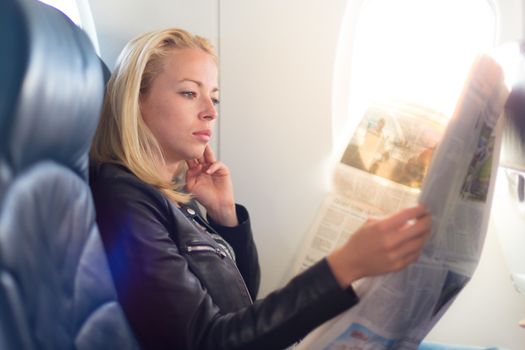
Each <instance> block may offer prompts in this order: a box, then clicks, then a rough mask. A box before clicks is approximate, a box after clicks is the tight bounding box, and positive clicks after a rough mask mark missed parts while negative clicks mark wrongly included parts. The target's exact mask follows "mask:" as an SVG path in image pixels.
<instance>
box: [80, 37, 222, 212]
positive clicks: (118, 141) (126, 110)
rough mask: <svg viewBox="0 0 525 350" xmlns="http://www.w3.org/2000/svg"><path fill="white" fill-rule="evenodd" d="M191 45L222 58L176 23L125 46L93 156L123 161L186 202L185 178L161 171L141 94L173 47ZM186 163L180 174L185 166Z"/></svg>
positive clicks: (159, 152)
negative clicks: (167, 175) (168, 177)
mask: <svg viewBox="0 0 525 350" xmlns="http://www.w3.org/2000/svg"><path fill="white" fill-rule="evenodd" d="M187 48H198V49H201V50H203V51H205V52H206V53H208V54H210V55H211V56H212V57H213V58H214V60H215V61H217V56H216V53H215V51H214V48H213V46H212V45H211V43H210V42H209V41H208V40H206V39H204V38H202V37H200V36H197V35H192V34H190V33H188V32H187V31H185V30H182V29H177V28H169V29H165V30H160V31H153V32H149V33H146V34H144V35H141V36H139V37H137V38H135V39H133V40H131V41H130V42H129V43H128V44H127V45H126V47H125V48H124V49H123V50H122V52H121V53H120V56H119V58H118V60H117V65H116V67H115V70H114V72H113V73H112V75H111V78H110V79H109V82H108V85H107V91H106V96H105V98H104V105H103V107H102V113H101V117H100V122H99V124H98V127H97V130H96V132H95V136H94V139H93V143H92V146H91V151H90V156H91V158H92V159H93V160H95V161H100V162H110V163H117V164H122V165H124V166H126V167H127V168H128V169H129V170H130V171H131V172H132V173H133V174H135V175H136V176H137V177H138V178H139V179H141V180H142V181H144V182H146V183H148V184H151V185H153V186H155V187H157V188H158V189H159V190H160V191H161V192H163V193H164V194H165V195H166V196H167V197H168V198H169V199H171V200H173V201H175V202H182V203H186V202H188V201H189V200H190V198H191V196H190V195H189V194H187V193H183V192H182V191H181V190H182V189H183V187H184V182H183V181H181V180H180V176H174V180H172V181H166V180H164V179H162V178H161V176H160V175H159V169H160V167H162V166H164V165H165V159H164V156H163V154H162V149H161V147H160V145H159V143H158V141H157V140H156V139H155V137H154V136H153V134H152V133H151V131H150V130H149V128H148V127H147V126H146V123H144V121H143V119H142V115H141V112H140V96H141V94H145V93H147V92H148V89H149V88H150V86H151V83H152V81H153V80H154V79H155V78H156V77H157V76H158V74H160V73H161V72H162V70H163V63H164V57H166V56H167V55H168V54H169V53H170V52H171V51H172V50H175V49H187ZM181 164H182V166H180V167H179V169H178V171H177V174H176V175H181V174H182V173H183V171H184V170H185V169H186V167H185V165H184V164H183V163H181ZM177 179H179V180H177Z"/></svg>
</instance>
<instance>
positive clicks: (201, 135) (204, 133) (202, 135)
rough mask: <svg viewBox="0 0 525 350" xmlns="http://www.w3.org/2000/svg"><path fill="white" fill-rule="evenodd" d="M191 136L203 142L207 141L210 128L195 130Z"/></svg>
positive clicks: (209, 137) (209, 135)
mask: <svg viewBox="0 0 525 350" xmlns="http://www.w3.org/2000/svg"><path fill="white" fill-rule="evenodd" d="M193 136H195V137H196V138H197V139H199V140H201V141H203V142H208V141H209V140H210V139H211V130H208V129H205V130H199V131H195V132H194V133H193Z"/></svg>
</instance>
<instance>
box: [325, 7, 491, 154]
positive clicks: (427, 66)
mask: <svg viewBox="0 0 525 350" xmlns="http://www.w3.org/2000/svg"><path fill="white" fill-rule="evenodd" d="M347 17H348V16H347ZM354 18H357V21H356V22H357V23H356V24H355V26H353V27H351V26H349V25H348V24H345V23H343V26H342V28H343V29H342V30H347V29H348V28H354V32H353V33H350V36H351V37H352V40H348V38H349V36H348V35H342V36H341V39H344V40H346V42H340V43H339V45H340V47H339V53H338V54H340V53H341V52H344V51H345V50H346V53H347V54H348V50H350V52H351V54H350V55H347V57H349V58H350V60H349V62H348V61H347V62H342V61H341V60H339V61H338V64H340V65H341V64H350V65H351V67H350V69H346V72H348V73H349V76H337V75H336V76H335V79H334V90H337V89H338V88H339V86H340V85H341V80H348V79H350V82H349V83H348V81H347V82H345V84H346V86H348V87H349V88H348V90H347V96H344V95H341V96H340V99H342V101H337V100H334V104H338V103H339V104H341V103H346V104H347V106H346V107H345V108H344V109H343V110H344V111H346V112H347V113H346V116H337V115H334V123H335V124H334V130H341V128H342V127H343V125H342V124H343V123H342V122H341V121H342V120H344V123H345V124H347V125H346V129H347V130H350V129H353V128H354V127H355V125H356V124H357V123H358V122H359V120H360V118H361V117H362V115H363V112H364V111H365V109H366V108H367V107H368V106H369V105H370V103H371V101H386V100H401V101H409V102H411V103H416V104H418V105H421V106H424V107H425V108H429V109H432V110H435V111H437V112H439V113H443V115H446V116H450V115H451V114H452V112H453V109H454V106H455V103H456V100H457V98H458V96H459V93H460V91H461V89H462V86H463V84H464V81H465V78H466V74H467V73H468V70H469V68H470V65H471V64H472V62H473V59H474V57H475V55H476V54H478V53H483V52H488V51H490V50H491V49H492V48H493V47H494V45H495V40H496V34H497V32H496V28H497V18H496V12H495V7H494V6H493V4H492V3H491V2H489V1H480V0H462V1H457V0H397V1H391V0H368V1H363V5H362V6H361V11H360V12H359V15H358V17H354ZM341 71H345V70H344V69H339V70H338V69H337V67H336V72H341ZM336 96H337V95H336ZM334 107H336V106H334ZM334 110H341V109H340V108H339V109H338V108H334ZM349 125H350V126H349ZM334 136H336V137H337V136H339V138H342V140H340V143H342V144H343V143H346V142H347V141H348V136H349V135H348V132H347V133H345V134H344V135H341V133H340V134H339V135H337V134H336V132H334Z"/></svg>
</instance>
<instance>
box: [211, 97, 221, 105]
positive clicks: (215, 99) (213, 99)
mask: <svg viewBox="0 0 525 350" xmlns="http://www.w3.org/2000/svg"><path fill="white" fill-rule="evenodd" d="M211 101H212V102H213V105H214V106H218V105H219V103H221V101H219V99H218V98H212V99H211Z"/></svg>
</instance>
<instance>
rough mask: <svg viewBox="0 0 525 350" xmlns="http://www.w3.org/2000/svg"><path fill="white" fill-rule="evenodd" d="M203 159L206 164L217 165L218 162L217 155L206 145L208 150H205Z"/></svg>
mask: <svg viewBox="0 0 525 350" xmlns="http://www.w3.org/2000/svg"><path fill="white" fill-rule="evenodd" d="M203 158H204V161H205V162H206V163H215V162H216V161H217V159H215V154H214V153H213V150H212V149H211V147H210V145H206V148H205V149H204V155H203Z"/></svg>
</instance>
